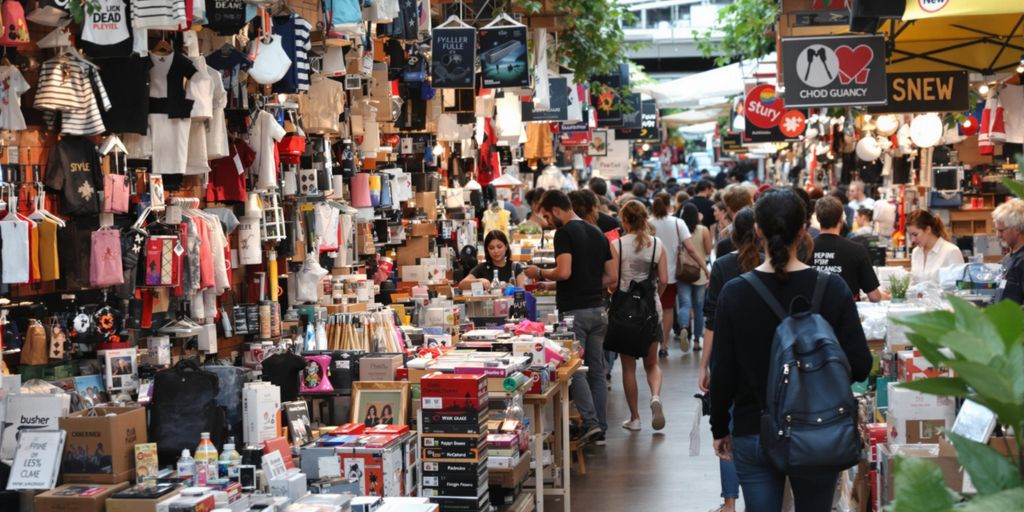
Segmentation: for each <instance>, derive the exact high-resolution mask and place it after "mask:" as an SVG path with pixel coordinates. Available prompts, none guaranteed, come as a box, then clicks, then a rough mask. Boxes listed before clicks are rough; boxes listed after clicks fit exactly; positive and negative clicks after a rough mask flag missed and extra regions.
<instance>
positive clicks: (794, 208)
mask: <svg viewBox="0 0 1024 512" xmlns="http://www.w3.org/2000/svg"><path fill="white" fill-rule="evenodd" d="M754 220H755V222H756V231H757V233H758V235H759V236H760V238H761V240H762V247H763V248H764V251H765V253H766V255H767V261H765V262H764V263H762V264H761V265H759V266H758V267H757V268H755V269H754V270H753V271H752V272H750V273H748V274H747V275H748V276H749V277H751V278H753V279H756V280H758V281H760V283H761V284H763V285H764V287H765V288H767V289H768V292H769V293H771V295H773V296H774V298H775V299H776V300H777V301H778V302H779V303H780V304H783V305H788V306H789V307H790V308H791V311H790V313H791V314H792V313H798V312H802V311H806V310H808V309H809V308H810V304H811V302H812V297H813V296H814V290H815V287H816V284H817V281H818V279H819V273H818V271H816V270H814V269H813V268H811V267H808V266H807V265H806V264H804V263H803V262H802V261H800V258H799V257H798V254H797V253H798V251H799V249H800V245H801V243H803V242H804V240H805V237H806V233H807V210H806V206H805V205H804V202H803V200H801V198H800V197H799V196H797V195H796V194H795V193H794V192H793V191H791V190H785V189H777V190H768V191H766V192H764V194H762V196H761V198H760V199H758V201H757V203H756V204H755V206H754ZM821 276H822V277H821V278H822V279H825V280H826V282H825V290H824V294H823V299H822V301H821V304H820V305H819V309H818V313H819V314H820V315H821V316H822V318H824V319H825V321H827V322H828V323H829V325H830V326H831V327H832V329H833V331H834V332H835V335H836V339H837V340H838V341H839V345H840V346H841V347H842V349H843V351H844V352H845V354H846V358H847V360H848V362H849V368H850V376H851V379H852V381H854V382H858V381H861V380H864V379H865V378H867V376H868V372H870V371H871V352H870V351H869V350H868V346H867V341H866V340H865V339H864V330H863V329H862V328H861V323H860V317H859V316H858V314H857V307H856V304H855V303H854V301H853V295H851V293H850V289H849V287H848V286H847V285H846V282H845V281H843V278H842V277H840V276H839V275H838V274H821ZM780 322H781V319H780V318H779V317H777V316H775V314H774V313H773V312H772V310H771V308H769V307H767V306H765V301H764V299H762V298H761V296H760V295H759V294H758V293H757V292H756V291H755V289H754V287H753V285H752V284H751V283H750V282H748V281H747V279H746V278H744V279H733V280H732V281H729V282H728V283H727V284H726V285H725V287H724V288H722V293H721V294H720V295H719V297H718V302H717V308H716V312H715V328H714V333H715V336H714V338H715V339H714V352H713V353H712V354H711V368H712V370H711V387H710V395H711V432H712V434H713V436H714V439H715V442H714V446H715V452H716V453H717V454H718V456H719V457H720V458H721V459H723V460H731V461H733V462H734V463H735V466H736V474H737V476H738V477H739V481H740V486H741V487H742V488H743V498H744V501H745V502H746V508H747V510H749V511H752V512H760V511H772V512H774V511H779V510H782V495H783V489H784V487H785V482H786V479H787V478H788V479H789V482H790V485H791V487H792V489H793V500H794V503H795V505H796V510H798V511H803V510H807V511H812V510H830V509H831V507H832V496H833V493H834V491H835V486H836V481H837V477H838V473H837V472H820V473H817V474H813V475H809V474H805V473H799V474H797V473H792V474H787V473H785V472H782V471H779V470H778V469H776V468H775V467H774V466H772V464H771V463H770V462H769V461H768V459H767V458H766V457H765V455H764V453H763V450H762V448H763V447H762V446H761V445H760V440H759V434H760V430H761V411H762V409H763V408H764V405H763V404H766V403H768V402H767V399H768V397H767V389H768V382H767V381H768V370H769V364H770V362H769V361H770V359H771V350H772V340H773V338H774V336H775V329H776V328H777V327H778V326H779V323H780Z"/></svg>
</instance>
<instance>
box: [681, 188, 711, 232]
mask: <svg viewBox="0 0 1024 512" xmlns="http://www.w3.org/2000/svg"><path fill="white" fill-rule="evenodd" d="M694 191H695V192H696V193H697V195H695V196H693V199H690V200H689V201H687V202H688V203H693V205H694V206H696V207H697V210H698V211H699V212H700V214H701V215H702V217H701V219H700V223H701V224H704V226H705V227H707V228H708V229H711V226H712V225H713V224H714V223H715V210H714V206H715V203H714V202H713V201H712V200H711V194H714V193H715V184H714V183H712V182H711V180H700V181H698V182H697V186H696V188H695V189H694ZM680 209H681V208H680Z"/></svg>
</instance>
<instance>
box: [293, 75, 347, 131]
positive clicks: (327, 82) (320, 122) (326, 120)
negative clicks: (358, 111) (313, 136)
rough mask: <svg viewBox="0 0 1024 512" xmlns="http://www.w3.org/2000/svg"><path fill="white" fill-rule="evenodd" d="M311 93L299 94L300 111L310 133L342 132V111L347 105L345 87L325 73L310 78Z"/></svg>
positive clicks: (304, 124)
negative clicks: (339, 107)
mask: <svg viewBox="0 0 1024 512" xmlns="http://www.w3.org/2000/svg"><path fill="white" fill-rule="evenodd" d="M310 82H311V83H310V86H309V94H304V95H301V96H299V112H300V113H301V114H302V121H303V127H304V129H305V130H306V132H308V133H322V134H329V135H340V134H341V119H340V114H341V112H343V111H344V110H342V111H341V112H339V111H338V109H337V107H338V106H342V107H344V105H345V87H344V86H343V85H342V84H341V83H340V82H338V81H337V80H332V79H330V78H327V77H325V76H323V75H319V74H316V75H313V77H312V78H311V79H310Z"/></svg>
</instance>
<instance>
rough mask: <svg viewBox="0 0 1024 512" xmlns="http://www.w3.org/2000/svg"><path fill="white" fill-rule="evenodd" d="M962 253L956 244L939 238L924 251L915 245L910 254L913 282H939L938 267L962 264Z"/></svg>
mask: <svg viewBox="0 0 1024 512" xmlns="http://www.w3.org/2000/svg"><path fill="white" fill-rule="evenodd" d="M963 264H964V255H963V253H961V252H960V248H959V247H957V246H956V244H954V243H952V242H949V241H948V240H946V239H944V238H939V239H938V240H936V241H935V244H934V245H932V248H931V250H930V251H928V252H927V254H926V253H925V250H924V248H923V247H920V246H918V247H915V248H914V252H913V253H911V255H910V275H911V277H912V278H913V282H914V284H917V283H922V282H925V281H932V282H935V283H938V282H939V269H941V268H944V267H948V266H951V265H963Z"/></svg>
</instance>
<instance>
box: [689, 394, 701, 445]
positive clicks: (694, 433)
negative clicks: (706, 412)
mask: <svg viewBox="0 0 1024 512" xmlns="http://www.w3.org/2000/svg"><path fill="white" fill-rule="evenodd" d="M702 412H703V406H702V404H701V403H700V400H698V401H697V410H696V411H694V412H693V427H691V428H690V457H697V456H700V418H701V413H702Z"/></svg>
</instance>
